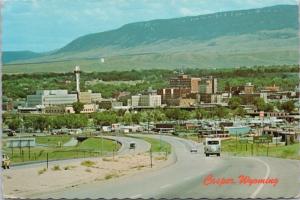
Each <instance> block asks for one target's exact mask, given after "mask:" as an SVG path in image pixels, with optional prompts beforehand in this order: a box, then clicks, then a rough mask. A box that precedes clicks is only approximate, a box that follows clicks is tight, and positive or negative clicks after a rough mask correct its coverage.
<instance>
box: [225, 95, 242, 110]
mask: <svg viewBox="0 0 300 200" xmlns="http://www.w3.org/2000/svg"><path fill="white" fill-rule="evenodd" d="M241 103H242V99H241V98H240V97H232V98H230V99H229V101H228V106H229V108H230V109H232V110H234V109H237V108H238V107H240V105H241Z"/></svg>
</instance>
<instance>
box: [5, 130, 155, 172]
mask: <svg viewBox="0 0 300 200" xmlns="http://www.w3.org/2000/svg"><path fill="white" fill-rule="evenodd" d="M103 138H106V139H111V140H115V141H118V142H119V143H121V144H122V145H121V147H120V149H119V150H118V152H117V155H124V154H137V153H140V152H146V151H148V150H149V149H150V147H151V145H150V144H149V143H148V142H146V141H144V140H142V139H136V138H129V137H116V136H103ZM130 142H135V143H136V148H135V149H134V150H132V149H129V144H130ZM86 159H87V158H70V159H65V160H52V161H49V165H51V166H52V165H55V164H67V163H70V162H74V161H83V160H86ZM37 166H42V167H45V166H46V161H37V162H34V163H26V164H20V165H15V166H11V169H10V170H14V169H21V168H31V167H37Z"/></svg>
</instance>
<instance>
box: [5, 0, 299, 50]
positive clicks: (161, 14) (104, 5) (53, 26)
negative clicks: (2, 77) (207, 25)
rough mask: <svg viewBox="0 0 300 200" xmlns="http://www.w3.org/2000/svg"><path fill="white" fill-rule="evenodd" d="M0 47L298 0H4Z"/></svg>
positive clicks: (56, 44) (45, 44) (44, 44)
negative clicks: (156, 20) (159, 20)
mask: <svg viewBox="0 0 300 200" xmlns="http://www.w3.org/2000/svg"><path fill="white" fill-rule="evenodd" d="M1 2H2V6H1V7H2V28H3V30H2V50H4V51H20V50H30V51H35V52H47V51H51V50H55V49H58V48H61V47H63V46H64V45H66V44H67V43H69V42H71V41H72V40H74V39H76V38H77V37H79V36H82V35H85V34H89V33H95V32H102V31H107V30H111V29H116V28H119V27H121V26H122V25H124V24H127V23H131V22H137V21H146V20H151V19H166V18H175V17H183V16H195V15H202V14H209V13H214V12H221V11H229V10H241V9H250V8H260V7H266V6H272V5H278V4H297V2H298V1H297V0H4V1H1Z"/></svg>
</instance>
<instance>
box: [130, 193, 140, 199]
mask: <svg viewBox="0 0 300 200" xmlns="http://www.w3.org/2000/svg"><path fill="white" fill-rule="evenodd" d="M141 196H142V195H141V194H137V195H134V196H132V197H129V198H130V199H135V198H139V197H141Z"/></svg>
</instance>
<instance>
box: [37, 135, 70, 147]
mask: <svg viewBox="0 0 300 200" xmlns="http://www.w3.org/2000/svg"><path fill="white" fill-rule="evenodd" d="M70 139H71V136H69V135H59V136H39V137H36V138H35V142H36V143H37V144H45V145H48V146H59V143H60V144H61V145H63V144H64V143H66V142H68V141H69V140H70Z"/></svg>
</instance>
